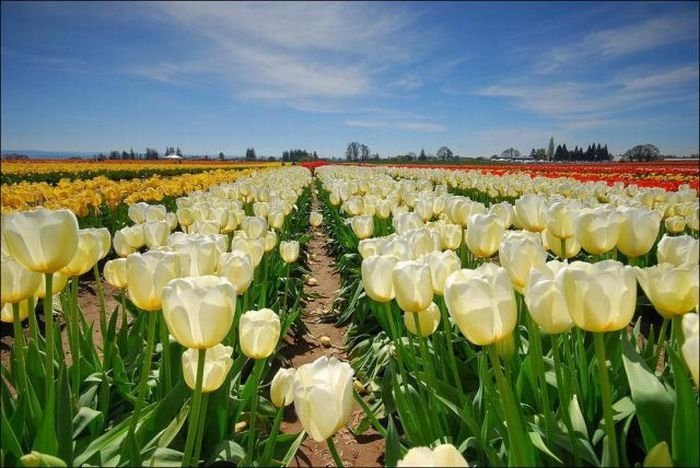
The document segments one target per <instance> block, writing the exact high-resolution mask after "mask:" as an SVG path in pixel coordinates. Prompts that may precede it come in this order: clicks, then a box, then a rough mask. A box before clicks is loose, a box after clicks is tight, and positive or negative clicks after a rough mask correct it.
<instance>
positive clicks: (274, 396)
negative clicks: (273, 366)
mask: <svg viewBox="0 0 700 468" xmlns="http://www.w3.org/2000/svg"><path fill="white" fill-rule="evenodd" d="M295 375H296V369H294V368H293V367H291V368H289V369H280V370H278V371H277V373H276V374H275V376H274V377H273V378H272V382H270V401H272V404H273V405H275V406H276V407H277V408H282V407H285V406H289V405H291V404H292V403H293V402H294V376H295Z"/></svg>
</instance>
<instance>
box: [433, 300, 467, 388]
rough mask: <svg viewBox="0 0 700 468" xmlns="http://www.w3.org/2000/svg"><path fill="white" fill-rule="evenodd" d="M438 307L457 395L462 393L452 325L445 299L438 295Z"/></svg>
mask: <svg viewBox="0 0 700 468" xmlns="http://www.w3.org/2000/svg"><path fill="white" fill-rule="evenodd" d="M438 297H439V299H438V308H439V309H440V313H441V314H442V328H443V330H444V331H445V342H446V343H447V355H448V360H449V361H450V367H451V368H452V376H453V377H454V379H455V382H456V384H457V389H458V390H459V395H463V394H464V393H463V390H462V379H461V378H460V377H459V371H457V357H456V356H455V353H454V348H453V346H452V326H451V325H450V317H449V314H448V313H447V307H445V300H444V299H443V298H442V297H441V296H438Z"/></svg>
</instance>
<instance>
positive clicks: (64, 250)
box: [3, 207, 78, 273]
mask: <svg viewBox="0 0 700 468" xmlns="http://www.w3.org/2000/svg"><path fill="white" fill-rule="evenodd" d="M3 237H4V239H5V243H6V245H7V248H8V250H9V251H10V254H12V256H13V257H14V258H15V259H16V260H17V261H18V262H19V263H20V264H21V265H22V266H24V268H26V269H27V270H30V271H35V272H37V273H54V272H56V271H58V270H60V269H61V268H63V267H64V266H66V265H68V263H70V261H71V260H72V259H73V256H74V255H75V252H76V251H77V250H78V220H77V219H76V217H75V215H74V214H73V212H72V211H69V210H56V211H52V210H47V209H45V208H42V207H39V208H37V209H35V210H31V211H27V212H21V213H10V214H8V215H6V216H5V218H4V220H3Z"/></svg>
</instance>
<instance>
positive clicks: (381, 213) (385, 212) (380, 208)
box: [374, 200, 391, 219]
mask: <svg viewBox="0 0 700 468" xmlns="http://www.w3.org/2000/svg"><path fill="white" fill-rule="evenodd" d="M374 214H375V215H377V217H378V218H379V219H387V218H388V217H389V216H391V205H390V204H389V202H388V201H386V200H377V202H376V203H375V204H374Z"/></svg>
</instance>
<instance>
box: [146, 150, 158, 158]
mask: <svg viewBox="0 0 700 468" xmlns="http://www.w3.org/2000/svg"><path fill="white" fill-rule="evenodd" d="M145 158H146V159H158V150H156V149H155V148H146V155H145Z"/></svg>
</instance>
